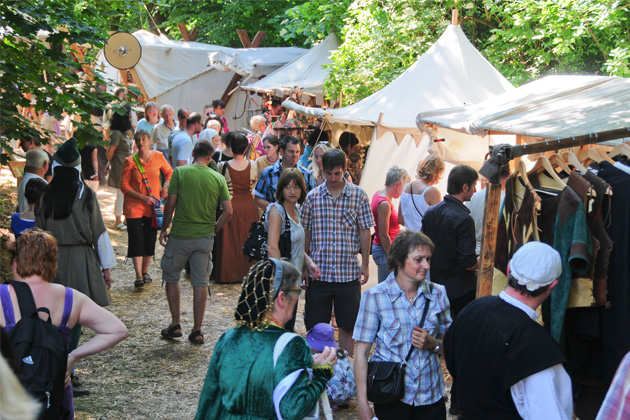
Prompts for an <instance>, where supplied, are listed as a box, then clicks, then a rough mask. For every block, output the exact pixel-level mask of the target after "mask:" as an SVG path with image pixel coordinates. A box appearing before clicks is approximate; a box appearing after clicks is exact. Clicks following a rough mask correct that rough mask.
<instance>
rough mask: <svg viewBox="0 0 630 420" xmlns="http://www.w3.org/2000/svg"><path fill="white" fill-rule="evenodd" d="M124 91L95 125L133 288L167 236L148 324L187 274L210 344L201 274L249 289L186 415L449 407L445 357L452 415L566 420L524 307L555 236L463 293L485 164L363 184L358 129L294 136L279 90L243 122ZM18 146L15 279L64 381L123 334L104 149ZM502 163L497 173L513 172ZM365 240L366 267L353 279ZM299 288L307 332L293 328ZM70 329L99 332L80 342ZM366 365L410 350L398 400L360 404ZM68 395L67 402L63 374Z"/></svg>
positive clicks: (410, 415) (72, 143)
mask: <svg viewBox="0 0 630 420" xmlns="http://www.w3.org/2000/svg"><path fill="white" fill-rule="evenodd" d="M124 94H125V92H120V95H119V97H120V99H121V101H122V100H123V98H124ZM121 105H122V106H121V107H119V108H118V109H117V110H116V111H114V112H111V110H110V112H109V114H110V116H109V124H108V128H107V129H106V130H105V131H104V137H105V139H106V140H107V141H108V142H109V146H108V147H107V150H106V157H107V168H106V172H107V178H108V180H107V185H108V186H110V187H112V188H114V189H115V191H116V202H115V206H114V215H115V222H114V226H113V227H112V228H114V229H119V230H126V232H127V235H128V249H127V257H128V258H130V259H131V260H132V262H133V267H134V272H135V280H134V281H133V286H134V287H135V288H142V287H144V286H145V285H146V284H148V283H151V282H152V281H153V279H152V276H151V274H150V273H149V267H150V262H151V260H152V258H153V256H154V254H155V246H156V241H158V234H159V243H160V244H161V245H162V246H163V247H164V254H163V257H162V259H161V261H160V268H161V278H162V280H163V282H164V283H165V293H166V298H167V301H168V307H169V310H170V314H171V320H170V323H169V324H168V325H165V326H164V328H163V329H161V331H160V336H161V337H162V338H164V339H168V340H173V339H178V338H181V337H183V335H184V328H183V327H182V319H181V309H180V280H181V278H182V272H184V271H185V273H186V274H185V276H187V277H188V278H189V279H190V283H191V285H192V289H193V314H192V316H193V320H192V326H191V328H190V333H189V334H188V337H187V338H188V341H189V342H190V343H191V344H192V345H201V344H204V343H205V337H204V334H203V321H204V315H205V312H206V305H207V300H208V285H209V282H210V281H214V282H216V283H240V284H241V288H242V292H241V296H240V298H239V300H238V302H236V309H235V315H234V317H235V322H236V326H235V327H234V328H232V329H230V330H229V331H228V332H226V333H225V334H224V335H223V336H222V337H221V338H220V339H219V340H218V341H217V342H216V343H215V346H214V353H213V356H212V360H211V362H210V366H209V368H208V372H207V376H206V380H205V383H204V386H203V389H202V390H201V394H200V398H199V406H198V410H197V415H196V418H197V419H227V418H242V417H248V418H274V417H277V418H285V419H293V418H295V419H302V418H305V417H306V416H309V415H313V411H314V410H315V412H316V411H317V408H318V400H319V398H320V395H321V394H322V393H323V392H325V393H327V395H328V400H327V401H326V402H325V403H324V405H323V406H327V404H328V403H331V404H332V406H333V409H334V410H338V409H342V408H344V407H347V404H348V402H349V401H351V400H352V399H354V398H356V402H357V406H358V411H359V417H360V418H361V419H367V420H372V419H373V418H378V419H381V420H387V419H396V420H398V419H436V420H437V419H442V420H443V419H445V418H446V416H447V404H446V403H447V396H446V392H445V384H444V377H443V373H442V368H441V364H440V358H441V357H444V358H445V360H446V364H447V366H448V369H449V371H450V373H451V374H452V376H453V385H452V388H451V394H450V407H449V410H448V412H450V414H452V415H458V416H459V418H460V419H463V420H468V419H494V418H525V419H534V418H545V419H570V418H571V417H572V414H573V394H572V390H571V380H570V378H569V376H568V374H567V372H566V371H565V369H564V367H563V365H562V363H563V362H564V361H565V359H564V357H563V354H562V351H561V349H560V347H559V346H558V344H557V343H556V342H555V341H554V340H553V339H552V338H551V336H550V335H549V333H548V332H547V331H546V330H545V329H544V328H543V327H541V326H540V325H539V324H537V323H536V322H534V321H533V320H535V319H536V318H537V317H538V315H537V313H536V309H537V308H538V307H539V306H540V305H541V304H542V303H543V302H544V301H545V299H546V298H547V297H548V296H549V295H550V293H551V290H552V289H553V288H554V287H555V284H556V282H557V280H556V279H557V278H558V277H559V276H560V272H561V270H562V266H561V264H560V260H559V257H558V256H557V251H555V250H553V248H551V247H549V246H547V245H544V244H542V243H539V242H532V243H528V244H527V245H524V246H523V247H522V248H521V249H519V251H517V252H516V253H515V254H514V257H513V259H512V261H511V262H510V276H509V281H508V286H507V288H506V290H505V291H504V292H502V293H501V294H500V295H499V296H498V297H489V298H484V299H477V300H475V293H476V274H475V273H476V270H477V265H478V255H479V244H478V243H477V241H476V237H477V233H478V232H479V230H480V229H481V227H480V224H481V222H482V220H483V219H480V218H479V213H480V212H482V211H483V206H479V205H471V206H467V203H468V202H469V201H471V199H473V198H474V197H475V193H476V185H477V182H478V180H479V175H478V174H477V172H476V171H475V170H474V169H473V168H471V167H469V166H466V165H460V166H455V167H454V168H453V169H451V171H450V173H449V174H448V180H447V194H446V195H444V196H442V194H441V193H440V191H439V190H438V189H437V188H436V186H435V185H436V184H437V183H438V182H439V180H440V179H441V177H442V176H443V174H444V170H445V165H444V162H443V161H442V160H441V159H440V158H439V157H438V156H435V155H429V156H427V157H426V158H424V159H423V160H421V161H420V162H419V163H418V166H417V170H416V173H415V177H416V179H415V180H413V181H412V180H411V177H410V176H409V174H408V173H407V171H406V170H405V169H403V168H399V167H396V166H394V167H392V168H390V169H389V170H388V172H387V175H386V178H385V182H384V185H383V188H382V189H380V190H378V191H376V193H375V194H374V195H373V197H371V199H370V197H368V195H367V193H366V192H365V191H364V190H363V189H362V188H361V187H359V186H358V185H357V184H358V181H359V180H360V177H361V174H360V171H358V170H357V168H358V167H359V166H360V165H357V164H356V163H357V162H356V152H355V151H356V147H357V145H358V143H359V140H358V139H357V137H356V136H355V135H354V134H352V133H349V132H346V133H343V134H342V135H341V136H340V137H339V138H338V139H337V143H338V144H339V148H337V147H334V146H333V145H332V143H331V141H330V138H331V136H332V133H329V132H327V131H325V130H322V129H321V128H314V129H311V130H310V132H309V134H308V136H306V138H305V139H301V138H300V131H301V127H300V123H299V122H298V121H297V120H295V119H290V118H287V117H286V115H285V114H284V113H283V110H282V107H281V106H279V103H278V101H272V103H271V107H270V111H269V113H268V114H262V115H256V116H254V117H253V118H251V121H250V125H251V131H248V132H247V133H243V132H239V131H230V130H229V127H228V121H227V119H226V118H225V116H224V112H225V107H226V104H225V103H224V102H223V101H221V100H217V101H214V102H213V103H212V104H211V105H207V106H206V107H205V108H204V109H203V113H198V112H191V111H190V110H188V109H186V108H182V109H179V110H177V112H175V109H174V108H173V107H172V106H171V105H168V104H164V105H162V106H161V107H160V106H159V105H158V104H156V103H154V102H148V103H146V104H145V107H144V118H141V119H140V120H139V121H138V120H137V117H136V116H135V112H134V111H133V110H132V108H131V107H129V106H128V105H124V103H123V104H121ZM104 114H105V115H107V114H108V113H107V112H106V113H104ZM136 121H137V122H136ZM132 139H133V140H132ZM21 147H22V149H23V150H24V151H25V152H26V171H25V176H24V178H23V180H22V183H21V184H20V186H19V188H18V203H19V208H18V211H17V212H16V214H15V215H14V216H13V218H12V221H11V228H12V230H13V231H14V233H15V235H16V238H17V242H16V245H15V246H14V248H13V249H14V254H15V257H14V261H13V268H14V270H13V271H14V277H15V280H16V281H17V282H23V283H26V284H27V285H28V286H29V287H30V289H31V291H32V293H33V296H34V299H35V302H36V304H37V306H38V307H39V306H43V307H46V308H48V309H49V311H50V314H51V320H52V323H53V324H54V325H56V326H58V328H59V331H60V332H61V334H63V337H64V340H65V342H66V345H67V348H68V363H67V367H66V369H67V372H68V379H67V381H66V385H69V384H70V383H71V382H72V378H73V374H72V372H73V369H72V368H73V366H74V363H75V362H76V361H77V360H78V359H81V358H83V357H86V356H88V355H91V354H94V353H96V352H100V351H103V350H105V349H107V348H109V347H111V346H113V345H115V344H116V343H117V342H119V341H120V340H122V339H124V338H125V337H126V336H127V330H126V329H125V327H124V325H123V324H122V323H121V322H120V321H119V320H118V319H117V318H116V317H115V316H114V315H112V314H111V313H110V312H108V311H107V310H105V309H103V307H105V306H107V305H108V304H109V295H108V289H109V288H110V286H111V277H110V270H111V269H112V268H113V267H114V266H115V265H116V261H115V258H114V253H113V249H112V245H111V241H110V238H109V235H108V232H107V229H106V227H105V223H104V221H103V217H102V215H101V209H100V206H99V202H98V196H97V194H96V192H95V189H96V188H97V185H98V183H97V184H96V185H94V184H90V182H92V183H94V182H97V181H100V182H103V180H102V179H99V172H100V171H99V168H98V167H97V165H98V164H99V163H98V162H97V161H98V159H97V154H98V153H97V150H96V148H95V147H91V148H87V151H86V152H85V153H82V152H83V150H85V149H83V150H82V151H79V148H78V145H77V142H76V140H75V139H74V138H73V139H70V140H68V141H67V142H65V143H64V144H63V145H61V146H60V147H59V149H58V150H57V151H56V153H55V154H54V155H53V156H49V155H48V154H47V153H46V152H45V151H43V150H42V149H41V143H40V141H39V139H23V140H22V141H21ZM85 160H88V161H89V162H88V166H87V167H86V166H85V164H86V162H85ZM506 171H507V172H506ZM503 172H506V173H504V174H503V175H504V178H505V175H506V174H509V170H507V169H506V168H504V170H503ZM397 199H400V204H399V205H398V206H395V204H394V200H397ZM478 200H479V198H478V197H477V200H476V202H479V201H478ZM473 201H475V200H473ZM261 216H262V218H261ZM259 219H260V220H261V221H262V222H264V223H263V225H264V229H265V231H266V236H267V237H266V247H267V251H266V252H267V255H266V258H263V259H262V260H261V261H250V260H249V259H248V258H247V257H246V256H245V255H244V254H243V252H242V247H243V244H244V243H245V241H246V240H247V238H248V236H249V234H250V227H251V226H252V224H253V223H256V222H258V221H259ZM401 226H404V229H401ZM372 231H374V235H373V236H372ZM359 255H360V257H359ZM370 255H371V256H372V257H371V258H372V259H373V261H374V262H375V263H376V265H377V267H378V270H377V273H372V275H373V274H376V275H377V279H378V283H377V284H376V285H375V286H373V287H371V288H369V289H367V290H365V291H362V286H364V285H365V284H366V283H367V281H368V279H369V277H370V274H371V273H370V272H369V262H370ZM14 289H15V286H13V285H9V286H5V285H2V286H1V287H0V297H1V298H2V300H1V302H0V305H1V307H2V311H0V325H1V326H2V327H3V328H4V330H6V331H7V332H8V331H10V330H11V328H13V327H14V325H15V324H16V323H17V322H18V321H19V319H20V312H19V311H15V308H17V307H19V306H20V305H19V302H18V297H17V294H16V292H15V290H14ZM303 291H304V292H305V305H304V324H305V326H306V329H307V331H308V334H307V337H306V339H304V338H303V337H301V336H299V335H298V334H296V333H295V332H294V328H295V321H296V317H297V303H298V300H299V297H300V295H301V294H302V292H303ZM73 302H74V303H73ZM82 326H85V327H88V328H91V329H93V330H94V331H95V332H96V336H94V337H93V338H92V339H90V340H89V341H87V342H86V343H84V344H82V345H80V346H79V338H80V334H81V327H82ZM335 332H337V333H338V343H337V341H336V340H335V338H334V336H335ZM370 355H371V357H370ZM374 362H399V363H404V390H403V391H404V392H403V393H402V396H401V397H399V398H398V399H395V400H393V401H386V402H383V401H377V402H374V403H373V404H370V402H369V401H370V400H369V398H368V395H370V392H372V390H371V389H370V387H372V386H373V384H372V383H373V380H374V373H372V372H371V371H370V368H369V365H370V363H374ZM625 366H627V364H626V365H625ZM621 376H622V378H623V374H622V375H621ZM622 380H623V379H622ZM626 380H627V379H626ZM75 387H76V389H75V390H74V391H75V392H74V395H75V396H76V395H78V394H77V392H76V391H77V389H80V386H76V384H75ZM65 393H66V396H65V397H64V398H65V399H64V410H66V412H71V411H72V409H73V408H72V394H73V390H72V388H71V387H67V388H65ZM611 400H612V398H611ZM627 400H628V397H627V396H626V403H627ZM30 406H31V405H29V404H26V403H25V404H24V407H30ZM602 410H604V408H603V409H602ZM627 410H630V406H629V407H628V408H627ZM608 411H611V410H608ZM626 413H627V411H626ZM315 415H316V414H315ZM60 418H62V417H60ZM66 418H72V417H66ZM602 418H609V417H602ZM610 418H612V417H610Z"/></svg>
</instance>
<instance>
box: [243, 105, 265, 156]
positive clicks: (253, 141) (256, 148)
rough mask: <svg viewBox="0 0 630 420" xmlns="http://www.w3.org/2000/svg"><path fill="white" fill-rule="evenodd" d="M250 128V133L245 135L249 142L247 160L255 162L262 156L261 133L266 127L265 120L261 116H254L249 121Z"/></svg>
mask: <svg viewBox="0 0 630 420" xmlns="http://www.w3.org/2000/svg"><path fill="white" fill-rule="evenodd" d="M249 125H251V126H252V133H251V134H248V135H247V140H248V141H249V148H248V155H249V159H251V160H256V159H258V158H259V157H260V156H262V154H263V133H264V132H265V128H266V127H267V119H266V118H265V117H264V116H262V115H254V116H253V117H252V118H251V120H249Z"/></svg>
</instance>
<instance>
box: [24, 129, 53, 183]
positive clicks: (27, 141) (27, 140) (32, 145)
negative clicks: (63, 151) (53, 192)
mask: <svg viewBox="0 0 630 420" xmlns="http://www.w3.org/2000/svg"><path fill="white" fill-rule="evenodd" d="M18 145H19V146H20V148H21V149H22V150H24V153H27V152H28V151H29V150H33V149H40V150H44V149H43V148H42V142H41V141H40V140H39V138H37V137H30V136H24V137H22V138H21V139H20V142H19V143H18ZM44 152H46V150H44ZM46 154H47V155H48V161H49V162H52V155H51V154H50V153H48V152H46ZM42 178H44V180H45V181H46V182H50V180H51V179H52V165H48V170H47V171H46V173H45V174H44V175H43V176H42Z"/></svg>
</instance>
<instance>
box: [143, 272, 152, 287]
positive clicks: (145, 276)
mask: <svg viewBox="0 0 630 420" xmlns="http://www.w3.org/2000/svg"><path fill="white" fill-rule="evenodd" d="M142 280H144V282H145V284H146V283H151V282H152V281H153V279H152V278H151V276H149V273H142Z"/></svg>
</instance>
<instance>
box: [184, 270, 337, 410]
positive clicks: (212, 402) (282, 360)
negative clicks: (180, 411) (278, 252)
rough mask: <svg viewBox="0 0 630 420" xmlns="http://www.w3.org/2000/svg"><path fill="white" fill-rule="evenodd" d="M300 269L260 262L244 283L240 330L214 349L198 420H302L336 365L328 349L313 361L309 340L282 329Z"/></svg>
mask: <svg viewBox="0 0 630 420" xmlns="http://www.w3.org/2000/svg"><path fill="white" fill-rule="evenodd" d="M299 273H300V272H299V271H298V270H297V269H296V268H295V267H294V266H293V265H291V263H289V262H287V261H281V260H277V259H275V258H272V259H265V260H262V261H259V262H258V263H256V264H255V265H254V266H253V267H252V268H251V269H250V271H249V273H248V274H247V276H246V277H245V280H244V281H243V290H242V293H241V297H240V299H239V301H238V305H237V307H236V313H235V318H236V322H237V324H238V325H237V326H236V327H235V328H232V329H231V330H229V331H227V332H226V333H225V334H223V336H221V338H220V339H219V341H218V342H217V344H216V346H215V347H214V353H213V355H212V360H211V361H210V366H209V367H208V375H207V376H206V380H205V383H204V385H203V389H202V391H201V396H200V401H199V407H198V409H197V416H196V417H195V419H198V420H201V419H236V418H239V419H243V418H247V419H272V418H278V419H284V420H291V419H303V418H304V417H305V416H307V415H308V414H309V413H310V412H312V411H313V410H314V408H315V406H316V404H317V401H318V399H319V396H320V394H321V393H322V392H323V391H324V389H325V386H326V382H328V380H329V379H330V378H331V377H332V373H333V370H332V366H333V365H334V364H335V363H336V362H337V356H336V352H335V350H334V349H332V348H330V347H326V348H325V350H324V352H322V353H320V354H318V355H317V356H315V358H313V355H312V353H311V349H310V347H309V346H308V344H307V343H306V340H305V339H304V338H303V337H301V336H298V335H297V334H294V333H289V332H287V331H286V330H285V329H284V324H285V323H286V322H287V321H288V320H289V319H291V316H292V314H293V308H294V307H295V305H296V304H297V301H298V298H299V295H300V292H301V289H300V288H298V286H297V282H298V278H299Z"/></svg>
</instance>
